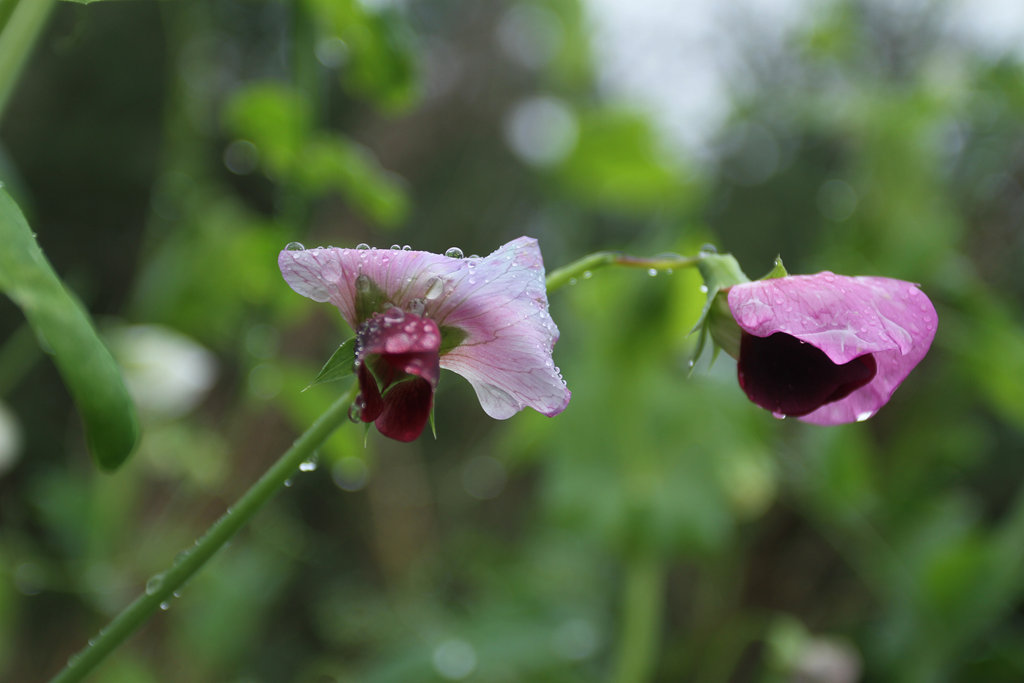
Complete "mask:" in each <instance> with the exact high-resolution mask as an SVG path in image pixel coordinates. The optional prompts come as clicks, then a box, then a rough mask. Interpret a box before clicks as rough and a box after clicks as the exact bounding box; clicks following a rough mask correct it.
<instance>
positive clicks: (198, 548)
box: [51, 385, 358, 683]
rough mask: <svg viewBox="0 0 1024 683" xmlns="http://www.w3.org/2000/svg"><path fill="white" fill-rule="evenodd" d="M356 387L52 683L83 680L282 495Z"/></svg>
mask: <svg viewBox="0 0 1024 683" xmlns="http://www.w3.org/2000/svg"><path fill="white" fill-rule="evenodd" d="M357 390H358V385H353V386H352V388H351V389H350V390H349V391H348V392H346V393H345V394H344V395H343V396H341V398H339V399H338V400H337V401H335V402H334V404H333V405H331V407H330V408H328V409H327V411H326V412H325V413H324V414H323V415H321V416H320V417H319V418H318V419H317V420H316V422H314V423H313V424H312V426H310V428H309V429H307V430H306V431H305V432H304V433H303V434H302V436H300V437H299V438H298V439H296V441H295V443H294V444H293V445H292V447H291V448H289V449H288V450H287V451H285V453H284V455H282V456H281V457H280V459H278V461H277V462H276V463H274V464H273V465H272V466H271V467H270V469H269V470H267V471H266V473H264V475H263V476H262V477H260V478H259V480H258V481H257V482H256V483H255V484H253V485H252V487H251V488H250V489H249V490H248V491H246V492H245V494H244V495H243V496H242V497H241V498H239V499H238V502H237V503H235V504H234V505H233V506H232V507H230V508H228V511H227V512H225V513H224V515H223V516H222V517H221V518H220V519H219V520H217V521H216V522H215V523H214V524H213V526H211V527H210V528H209V530H207V532H206V533H205V534H204V535H203V536H202V537H201V538H199V540H197V541H196V543H195V545H194V546H193V547H192V548H191V549H190V550H187V551H185V552H183V553H180V554H179V555H178V557H177V558H176V559H175V561H174V565H173V566H172V567H171V568H170V569H168V570H167V571H165V572H163V573H160V574H156V575H155V576H153V577H152V578H150V580H149V581H148V582H147V583H146V590H145V592H144V593H143V594H142V595H140V596H139V597H138V598H136V599H135V601H134V602H132V603H131V604H130V605H128V606H127V607H126V608H125V609H124V610H122V611H121V613H120V614H118V615H117V616H116V617H114V619H113V621H111V622H110V623H109V624H108V625H107V626H106V628H104V629H103V630H101V631H100V632H99V634H98V635H97V636H96V638H94V639H92V640H90V641H89V645H88V646H87V647H85V649H83V650H82V651H81V652H79V653H78V654H76V655H74V656H72V657H71V658H70V659H68V665H67V667H65V668H64V670H63V671H61V672H60V673H59V674H58V675H57V676H56V677H54V678H53V680H52V681H51V683H70V682H71V681H80V680H82V679H83V678H84V677H85V676H86V675H87V674H88V673H89V672H90V671H92V670H93V669H94V668H95V667H96V666H97V665H98V664H100V663H101V662H102V661H103V660H104V659H106V657H107V655H109V654H110V653H111V652H112V651H113V650H114V649H115V648H116V647H117V646H118V645H120V644H121V643H122V642H123V641H124V640H125V639H126V638H128V636H130V635H132V634H133V633H134V632H135V631H136V630H137V629H138V628H139V627H140V626H141V625H142V624H143V623H145V622H146V620H148V619H149V618H150V617H151V616H152V615H153V614H154V613H155V612H156V611H157V610H158V609H160V606H161V605H162V604H164V603H166V602H167V601H168V600H170V599H171V598H173V597H174V595H175V592H176V591H177V590H178V589H179V588H181V587H182V585H184V584H185V582H186V581H188V580H189V578H191V577H192V575H193V574H195V573H196V572H197V571H199V569H201V568H202V567H203V565H205V564H206V562H207V561H208V560H209V559H210V558H211V557H213V555H214V554H215V553H216V552H217V551H218V550H220V549H221V548H222V547H224V544H225V543H227V542H228V541H229V540H231V538H232V537H233V536H234V535H235V534H236V533H238V531H239V529H241V528H242V527H243V526H245V524H246V523H247V522H248V521H249V520H250V519H252V517H253V516H254V515H255V514H256V513H257V512H258V511H259V510H260V509H261V508H262V507H263V506H264V505H265V504H266V503H267V501H268V500H270V498H271V497H273V495H274V494H275V493H276V492H277V491H278V490H280V489H281V487H282V486H283V485H284V483H285V482H286V481H287V480H288V478H289V477H291V476H292V475H293V474H295V471H296V470H297V469H298V468H299V465H301V464H302V463H303V462H304V461H306V460H308V459H309V458H311V457H312V456H313V454H314V452H315V451H316V449H317V448H318V447H319V446H320V445H321V444H322V443H323V442H324V441H325V440H326V439H327V437H328V436H330V435H331V433H332V432H333V431H334V430H335V429H337V428H338V426H339V425H340V424H342V423H343V422H345V421H346V420H347V419H348V409H349V406H350V405H351V404H352V401H353V400H354V399H355V394H356V391H357Z"/></svg>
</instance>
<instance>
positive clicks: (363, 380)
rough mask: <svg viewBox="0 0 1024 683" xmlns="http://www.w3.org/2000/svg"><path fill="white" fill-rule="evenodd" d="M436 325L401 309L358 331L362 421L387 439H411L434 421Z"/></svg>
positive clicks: (374, 319)
mask: <svg viewBox="0 0 1024 683" xmlns="http://www.w3.org/2000/svg"><path fill="white" fill-rule="evenodd" d="M440 347H441V332H440V330H438V327H437V323H435V322H434V321H433V320H430V319H429V318H423V317H420V316H418V315H415V314H413V313H406V312H404V311H402V310H400V309H398V308H390V309H388V310H387V311H385V312H384V313H376V314H374V315H373V316H371V317H370V318H369V319H367V320H366V321H365V322H364V323H363V324H362V325H360V326H359V329H358V330H357V332H356V374H357V377H358V378H359V392H360V393H359V397H358V398H357V399H356V405H357V406H358V407H359V411H358V413H359V419H361V420H362V421H363V422H373V423H374V424H375V425H376V426H377V429H378V430H379V431H380V433H381V434H383V435H384V436H388V437H391V438H392V439H397V440H398V441H412V440H414V439H415V438H416V437H418V436H419V435H420V433H421V432H422V431H423V428H424V427H425V426H426V424H427V420H428V419H429V418H430V410H431V408H432V407H433V403H434V389H435V388H436V387H437V382H438V379H439V377H440V374H441V368H440V365H439V360H440V354H439V349H440Z"/></svg>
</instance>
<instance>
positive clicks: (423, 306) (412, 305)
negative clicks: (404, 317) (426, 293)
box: [408, 299, 427, 316]
mask: <svg viewBox="0 0 1024 683" xmlns="http://www.w3.org/2000/svg"><path fill="white" fill-rule="evenodd" d="M408 309H409V312H410V313H412V314H413V315H419V316H422V315H423V313H424V312H426V310H427V303H426V302H425V301H424V300H423V299H413V300H412V301H410V302H409V306H408Z"/></svg>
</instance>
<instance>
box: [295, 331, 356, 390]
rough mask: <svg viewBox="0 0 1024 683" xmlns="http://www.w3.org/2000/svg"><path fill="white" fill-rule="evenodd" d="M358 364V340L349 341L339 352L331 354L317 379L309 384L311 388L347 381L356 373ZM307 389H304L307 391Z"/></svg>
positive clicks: (344, 343)
mask: <svg viewBox="0 0 1024 683" xmlns="http://www.w3.org/2000/svg"><path fill="white" fill-rule="evenodd" d="M355 362H356V338H355V337H352V338H351V339H347V340H345V341H344V342H342V344H341V345H340V346H339V347H338V350H337V351H335V352H334V353H333V354H331V357H330V358H328V359H327V362H326V363H324V366H323V367H322V368H320V372H319V374H317V376H316V379H314V380H313V381H312V382H310V383H309V386H307V387H306V389H309V387H313V386H316V385H317V384H323V383H324V382H334V381H337V380H339V379H345V378H346V377H348V376H349V375H351V374H353V373H354V372H355V367H354V366H355ZM306 389H303V391H305V390H306Z"/></svg>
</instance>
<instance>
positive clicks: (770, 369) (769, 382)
mask: <svg viewBox="0 0 1024 683" xmlns="http://www.w3.org/2000/svg"><path fill="white" fill-rule="evenodd" d="M876 368H877V366H876V364H875V359H874V356H872V355H871V354H870V353H869V354H865V355H863V356H858V357H857V358H854V359H853V360H851V361H850V362H848V363H845V364H843V365H837V364H835V363H833V362H832V361H831V360H829V357H828V356H826V355H825V353H824V352H823V351H821V350H819V349H817V348H815V347H814V346H811V345H810V344H807V343H805V342H802V341H800V340H799V339H797V338H796V337H793V336H790V335H788V334H785V333H782V332H777V333H775V334H773V335H770V336H768V337H755V336H754V335H752V334H747V333H746V332H744V333H743V337H742V339H741V340H740V358H739V362H738V363H737V372H738V375H739V382H740V387H742V389H743V391H744V392H746V394H747V397H748V398H750V400H751V401H753V402H754V403H756V404H757V405H759V406H761V407H762V408H766V409H768V410H770V411H772V412H773V413H775V414H776V415H788V416H792V417H800V416H801V415H807V414H808V413H811V412H814V411H815V410H817V409H818V408H820V407H821V406H823V405H825V404H826V403H832V402H833V401H838V400H840V399H842V398H845V397H846V396H848V395H849V394H850V393H851V392H853V391H855V390H857V389H859V388H861V387H862V386H864V385H865V384H867V383H868V382H870V381H871V380H872V378H874V376H875V371H876Z"/></svg>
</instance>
